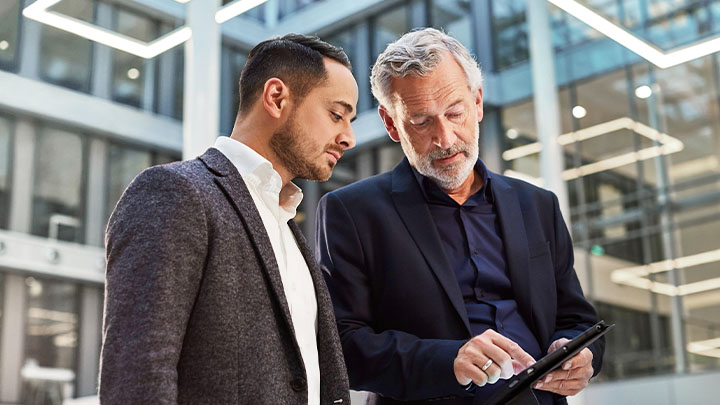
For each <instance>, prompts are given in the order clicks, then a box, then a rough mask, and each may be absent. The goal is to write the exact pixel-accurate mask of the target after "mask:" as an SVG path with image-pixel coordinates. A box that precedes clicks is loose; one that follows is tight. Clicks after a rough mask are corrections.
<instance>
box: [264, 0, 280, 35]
mask: <svg viewBox="0 0 720 405" xmlns="http://www.w3.org/2000/svg"><path fill="white" fill-rule="evenodd" d="M278 20H280V2H279V1H278V0H268V1H266V2H265V26H266V27H268V28H275V26H276V25H277V23H278Z"/></svg>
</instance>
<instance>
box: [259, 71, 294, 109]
mask: <svg viewBox="0 0 720 405" xmlns="http://www.w3.org/2000/svg"><path fill="white" fill-rule="evenodd" d="M289 98H290V89H289V88H288V87H287V85H285V83H284V82H283V81H282V80H280V79H278V78H277V77H272V78H270V79H268V80H267V81H266V82H265V87H263V93H262V105H263V108H264V109H265V111H266V112H267V113H268V114H270V116H271V117H273V118H280V117H281V116H282V112H283V109H285V108H287V105H288V100H289Z"/></svg>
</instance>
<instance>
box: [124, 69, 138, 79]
mask: <svg viewBox="0 0 720 405" xmlns="http://www.w3.org/2000/svg"><path fill="white" fill-rule="evenodd" d="M127 77H128V78H129V79H131V80H135V79H137V78H138V77H140V71H139V70H138V69H137V68H130V69H128V71H127Z"/></svg>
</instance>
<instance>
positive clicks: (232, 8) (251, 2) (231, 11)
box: [215, 0, 267, 24]
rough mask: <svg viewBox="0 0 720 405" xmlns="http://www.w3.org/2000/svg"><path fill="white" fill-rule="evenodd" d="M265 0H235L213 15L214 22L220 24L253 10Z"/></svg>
mask: <svg viewBox="0 0 720 405" xmlns="http://www.w3.org/2000/svg"><path fill="white" fill-rule="evenodd" d="M266 1H267V0H235V1H233V2H231V3H228V4H226V5H225V6H224V7H223V8H221V9H220V10H218V11H217V13H215V21H216V22H217V23H218V24H222V23H224V22H225V21H228V20H230V19H231V18H234V17H237V16H239V15H240V14H242V13H244V12H246V11H248V10H250V9H252V8H255V7H257V6H259V5H261V4H263V3H265V2H266Z"/></svg>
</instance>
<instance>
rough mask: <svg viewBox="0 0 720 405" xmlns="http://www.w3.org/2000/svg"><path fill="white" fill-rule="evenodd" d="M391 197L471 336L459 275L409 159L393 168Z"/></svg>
mask: <svg viewBox="0 0 720 405" xmlns="http://www.w3.org/2000/svg"><path fill="white" fill-rule="evenodd" d="M392 199H393V202H394V203H395V208H396V209H397V212H398V214H400V217H401V218H402V220H403V222H404V223H405V226H406V227H407V229H408V232H409V233H410V235H411V236H412V238H413V240H414V241H415V243H416V244H417V245H418V248H419V249H420V252H421V253H422V255H423V256H424V257H425V260H427V262H428V264H429V265H430V268H431V269H432V271H433V273H435V276H436V277H437V279H438V281H439V282H440V285H441V286H442V288H443V289H444V290H445V293H446V294H447V295H448V298H449V299H450V302H452V305H453V307H454V308H455V310H456V311H457V313H458V315H460V318H462V321H463V323H464V324H465V328H466V329H467V332H468V336H472V332H471V331H470V321H469V320H468V316H467V310H466V309H465V303H464V302H463V299H462V293H461V292H460V286H459V285H458V282H457V278H455V273H454V271H453V269H452V268H451V267H450V264H449V262H448V260H447V258H446V257H445V252H444V251H443V249H442V245H441V242H440V235H439V234H438V232H437V228H436V227H435V223H434V222H433V219H432V216H431V214H430V209H429V208H428V206H427V204H426V203H425V198H424V197H423V195H422V191H421V190H420V186H419V185H418V184H417V180H415V177H414V175H413V173H412V169H411V168H410V163H409V162H408V161H407V158H405V159H403V161H402V162H401V163H400V164H399V165H398V166H397V167H396V168H395V169H394V170H393V173H392Z"/></svg>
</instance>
